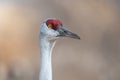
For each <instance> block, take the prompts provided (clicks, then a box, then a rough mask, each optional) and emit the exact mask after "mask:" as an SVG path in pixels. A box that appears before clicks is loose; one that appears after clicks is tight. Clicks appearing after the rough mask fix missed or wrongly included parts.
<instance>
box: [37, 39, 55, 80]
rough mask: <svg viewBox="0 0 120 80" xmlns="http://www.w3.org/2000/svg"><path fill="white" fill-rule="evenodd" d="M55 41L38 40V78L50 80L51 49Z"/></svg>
mask: <svg viewBox="0 0 120 80" xmlns="http://www.w3.org/2000/svg"><path fill="white" fill-rule="evenodd" d="M54 44H55V41H48V40H42V39H41V41H40V47H41V55H40V56H41V58H40V60H41V61H40V62H41V63H40V67H41V68H40V78H39V80H52V63H51V57H52V50H53V47H54Z"/></svg>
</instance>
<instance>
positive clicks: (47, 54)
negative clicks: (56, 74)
mask: <svg viewBox="0 0 120 80" xmlns="http://www.w3.org/2000/svg"><path fill="white" fill-rule="evenodd" d="M60 37H71V38H75V39H80V37H79V36H78V35H77V34H75V33H73V32H71V31H69V30H67V29H66V28H65V27H63V25H62V23H61V21H60V20H58V19H54V18H53V19H47V20H45V21H44V22H43V23H42V25H41V29H40V36H39V40H40V47H41V60H40V61H41V63H40V64H41V68H40V75H39V80H52V64H51V55H52V49H53V47H54V45H55V42H56V40H57V39H58V38H60Z"/></svg>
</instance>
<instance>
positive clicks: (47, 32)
mask: <svg viewBox="0 0 120 80" xmlns="http://www.w3.org/2000/svg"><path fill="white" fill-rule="evenodd" d="M40 32H41V33H42V34H43V35H44V37H46V38H48V39H49V40H52V39H57V38H58V37H56V36H57V35H59V32H57V31H55V30H53V29H51V28H48V27H47V25H46V24H45V23H43V24H42V27H41V30H40Z"/></svg>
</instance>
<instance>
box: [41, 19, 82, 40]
mask: <svg viewBox="0 0 120 80" xmlns="http://www.w3.org/2000/svg"><path fill="white" fill-rule="evenodd" d="M40 34H41V36H42V37H44V38H47V39H49V40H53V39H57V38H59V37H70V38H74V39H80V37H79V36H78V35H77V34H76V33H73V32H72V31H70V30H68V29H66V28H65V27H63V25H62V22H61V21H60V20H58V19H47V20H45V21H44V22H43V24H42V27H41V30H40Z"/></svg>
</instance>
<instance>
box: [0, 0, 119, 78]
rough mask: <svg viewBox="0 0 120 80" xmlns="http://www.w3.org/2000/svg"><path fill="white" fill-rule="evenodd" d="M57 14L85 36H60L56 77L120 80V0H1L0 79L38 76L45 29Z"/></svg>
mask: <svg viewBox="0 0 120 80" xmlns="http://www.w3.org/2000/svg"><path fill="white" fill-rule="evenodd" d="M52 17H53V18H58V19H60V20H61V21H62V22H63V24H64V26H67V28H69V29H70V30H72V31H74V32H76V33H78V34H79V35H80V36H81V40H74V39H70V38H64V39H63V38H62V39H60V40H58V42H57V44H56V47H55V48H54V51H53V79H54V80H120V0H0V80H38V76H39V60H40V49H39V44H38V43H39V39H38V35H39V29H40V25H41V23H42V21H43V20H44V19H46V18H52Z"/></svg>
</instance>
